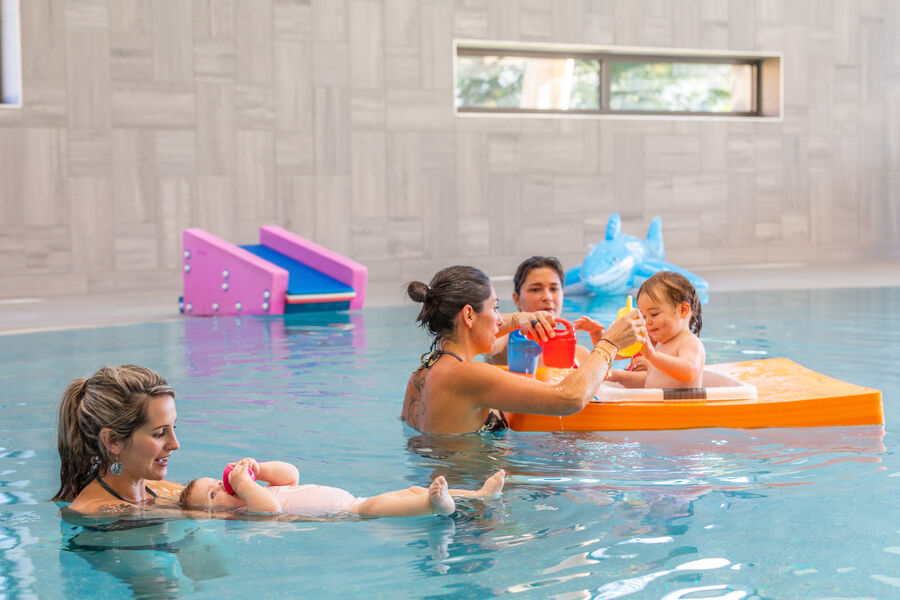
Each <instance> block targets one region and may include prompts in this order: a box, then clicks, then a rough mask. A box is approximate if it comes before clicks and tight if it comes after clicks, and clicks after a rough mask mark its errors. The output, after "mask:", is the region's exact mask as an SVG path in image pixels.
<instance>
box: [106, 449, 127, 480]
mask: <svg viewBox="0 0 900 600" xmlns="http://www.w3.org/2000/svg"><path fill="white" fill-rule="evenodd" d="M109 472H110V473H112V474H113V475H115V476H116V477H118V476H119V475H121V474H122V473H124V472H125V465H123V464H122V463H120V462H119V455H118V454H116V462H114V463H113V464H111V465H110V466H109Z"/></svg>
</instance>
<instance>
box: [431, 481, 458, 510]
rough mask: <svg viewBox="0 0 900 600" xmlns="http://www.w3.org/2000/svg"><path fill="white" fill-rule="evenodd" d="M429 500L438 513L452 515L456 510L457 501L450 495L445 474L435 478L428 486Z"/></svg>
mask: <svg viewBox="0 0 900 600" xmlns="http://www.w3.org/2000/svg"><path fill="white" fill-rule="evenodd" d="M428 500H430V501H431V509H432V510H433V511H434V512H435V514H438V515H444V516H447V515H452V514H453V511H455V510H456V502H454V501H453V497H452V496H450V491H449V490H448V489H447V480H446V479H444V476H443V475H441V476H440V477H437V478H435V480H434V481H432V482H431V485H429V486H428Z"/></svg>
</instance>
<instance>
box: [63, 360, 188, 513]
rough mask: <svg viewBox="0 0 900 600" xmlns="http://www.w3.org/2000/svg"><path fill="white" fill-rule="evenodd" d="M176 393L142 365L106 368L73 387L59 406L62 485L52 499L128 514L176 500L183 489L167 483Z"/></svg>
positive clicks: (77, 508) (91, 509)
mask: <svg viewBox="0 0 900 600" xmlns="http://www.w3.org/2000/svg"><path fill="white" fill-rule="evenodd" d="M176 417H177V414H176V412H175V391H174V390H173V389H172V387H171V386H169V384H168V383H166V380H165V379H163V378H162V377H160V376H159V374H157V373H156V372H154V371H152V370H150V369H147V368H146V367H139V366H136V365H121V366H118V367H104V368H102V369H100V370H99V371H97V372H96V373H94V374H93V375H91V376H90V377H88V378H86V379H85V378H79V379H75V380H73V381H72V382H71V383H70V384H69V385H68V387H67V388H66V391H65V393H64V394H63V398H62V402H61V403H60V406H59V426H58V432H57V436H58V440H57V446H58V449H59V458H60V462H61V466H60V473H59V478H60V486H59V491H58V492H56V495H55V496H54V497H53V499H54V500H62V501H65V502H71V504H70V505H69V508H70V509H71V510H73V511H75V512H78V513H82V514H88V513H110V512H118V511H130V510H133V509H134V508H136V507H141V506H146V505H151V504H154V503H155V499H156V498H157V496H161V495H162V496H166V497H169V498H171V499H173V500H174V498H177V496H178V493H179V492H180V490H181V488H182V487H183V486H181V485H179V484H177V483H171V482H167V481H164V479H165V477H166V471H167V467H168V463H169V456H170V455H171V454H172V452H174V451H175V450H177V449H178V440H177V439H176V437H175V419H176Z"/></svg>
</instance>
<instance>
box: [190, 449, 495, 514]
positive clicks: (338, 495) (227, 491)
mask: <svg viewBox="0 0 900 600" xmlns="http://www.w3.org/2000/svg"><path fill="white" fill-rule="evenodd" d="M505 477H506V473H505V472H504V471H503V470H500V471H497V472H496V473H494V474H493V475H491V476H490V477H488V479H487V480H486V481H485V482H484V485H483V486H482V487H481V489H479V490H474V491H471V490H456V489H448V487H447V480H446V479H444V477H443V476H440V477H437V478H436V479H435V480H434V481H432V482H431V485H429V486H428V488H427V489H426V488H423V487H419V486H413V487H410V488H407V489H405V490H397V491H393V492H386V493H384V494H379V495H377V496H372V497H370V498H359V497H356V496H353V495H352V494H350V493H349V492H347V491H345V490H342V489H340V488H335V487H328V486H323V485H313V484H306V485H298V480H299V471H298V470H297V467H295V466H294V465H291V464H288V463H285V462H280V461H270V462H263V463H259V462H257V461H256V460H254V459H252V458H242V459H241V460H239V461H238V462H236V463H230V464H229V465H228V466H226V468H225V472H224V473H223V476H222V479H214V478H211V477H201V478H199V479H195V480H193V481H191V482H190V483H189V484H188V485H187V486H186V487H185V488H184V491H183V492H182V494H181V497H180V498H179V501H178V502H179V504H180V505H181V506H182V507H183V508H222V509H230V510H231V511H235V510H245V511H247V512H253V513H281V514H290V515H298V516H306V517H323V516H340V515H347V514H356V515H361V516H370V517H417V516H423V515H433V514H437V515H450V514H452V513H453V511H454V510H456V503H455V501H454V500H453V498H454V497H461V498H489V497H493V496H497V495H499V494H500V492H501V491H502V490H503V483H504V479H505ZM258 481H263V482H266V483H268V485H267V486H262V485H260V484H259V483H258ZM233 514H234V512H228V513H219V514H218V515H215V514H214V515H213V516H222V517H228V516H231V515H233Z"/></svg>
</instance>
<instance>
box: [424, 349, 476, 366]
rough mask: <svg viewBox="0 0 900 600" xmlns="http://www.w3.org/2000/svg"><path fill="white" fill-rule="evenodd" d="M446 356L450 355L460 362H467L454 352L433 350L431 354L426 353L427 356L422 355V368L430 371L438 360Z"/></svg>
mask: <svg viewBox="0 0 900 600" xmlns="http://www.w3.org/2000/svg"><path fill="white" fill-rule="evenodd" d="M444 354H448V355H450V356H452V357H453V358H455V359H456V360H458V361H459V362H465V361H463V359H462V358H460V357H459V356H458V355H456V354H454V353H453V352H450V351H449V350H432V351H431V352H426V353H425V354H423V355H422V358H421V361H422V366H423V367H425V368H426V369H430V368H431V367H432V366H433V365H434V363H436V362H437V360H438V359H439V358H440V357H441V356H442V355H444Z"/></svg>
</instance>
